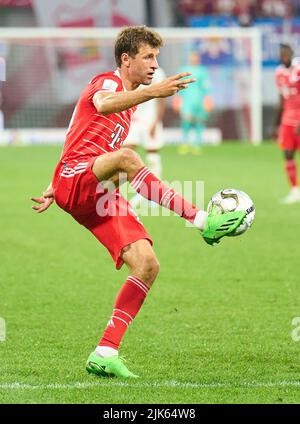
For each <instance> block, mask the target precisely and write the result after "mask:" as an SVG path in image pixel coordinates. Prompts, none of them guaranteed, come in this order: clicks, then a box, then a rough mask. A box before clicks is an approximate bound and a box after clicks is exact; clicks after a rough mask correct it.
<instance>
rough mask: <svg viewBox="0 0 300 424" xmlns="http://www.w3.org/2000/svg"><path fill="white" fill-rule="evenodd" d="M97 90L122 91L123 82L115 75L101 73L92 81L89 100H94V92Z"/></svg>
mask: <svg viewBox="0 0 300 424" xmlns="http://www.w3.org/2000/svg"><path fill="white" fill-rule="evenodd" d="M97 91H110V92H112V93H115V92H117V91H122V82H121V80H120V79H119V78H118V77H117V76H115V75H101V76H100V77H98V78H94V79H93V80H92V81H91V82H90V90H89V94H88V100H89V101H90V102H92V101H93V97H94V94H95V93H97Z"/></svg>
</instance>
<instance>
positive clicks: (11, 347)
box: [0, 143, 300, 404]
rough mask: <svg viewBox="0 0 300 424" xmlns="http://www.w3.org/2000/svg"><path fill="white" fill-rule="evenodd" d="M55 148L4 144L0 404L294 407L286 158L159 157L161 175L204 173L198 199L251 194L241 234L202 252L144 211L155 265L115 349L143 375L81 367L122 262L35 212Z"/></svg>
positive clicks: (291, 215)
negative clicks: (251, 210)
mask: <svg viewBox="0 0 300 424" xmlns="http://www.w3.org/2000/svg"><path fill="white" fill-rule="evenodd" d="M59 155H60V147H49V146H48V147H45V146H44V147H43V146H33V147H5V148H1V150H0V157H1V167H0V188H1V196H0V208H1V219H0V239H1V247H0V249H1V250H0V258H1V259H0V264H1V267H0V274H1V277H0V293H1V297H0V316H1V317H3V318H4V319H5V321H6V327H7V337H6V340H5V341H4V342H0V402H1V403H107V404H108V403H111V404H114V403H132V404H134V403H299V401H300V392H299V386H300V379H299V377H300V361H299V350H300V342H296V341H293V340H292V337H291V332H292V330H293V328H294V327H293V326H292V320H293V318H294V317H297V316H300V290H299V285H300V268H299V239H300V204H296V205H291V206H284V205H280V204H279V203H278V199H279V198H280V197H281V196H283V195H285V194H286V192H287V190H288V185H287V182H286V179H285V176H284V172H283V163H282V158H281V153H280V152H279V151H278V149H277V147H276V146H275V145H271V144H268V143H265V144H264V145H262V146H261V147H253V146H250V145H247V144H240V143H226V144H224V145H222V146H220V147H218V148H214V147H205V149H204V152H203V154H202V155H201V156H199V157H195V156H184V157H180V156H178V155H177V153H176V149H175V147H166V148H165V149H164V150H163V151H162V158H163V163H164V178H165V179H167V180H168V181H171V180H174V179H176V180H182V181H183V180H193V181H195V180H203V181H204V182H205V203H207V201H208V200H209V197H210V195H212V194H213V193H215V192H216V191H217V190H219V189H221V188H226V187H235V188H240V189H242V190H244V191H246V192H247V193H249V194H250V195H251V196H252V197H253V199H254V202H255V206H256V220H255V223H254V225H253V227H252V229H251V230H250V231H249V232H248V233H246V234H245V235H243V236H241V237H237V238H234V239H229V238H227V239H225V240H223V241H222V242H221V243H220V245H218V246H214V247H210V246H208V245H206V244H205V243H204V242H203V240H202V239H201V237H200V235H199V234H198V233H197V231H196V230H194V229H191V228H186V227H185V222H184V221H183V220H181V219H180V218H178V217H176V216H174V215H172V216H170V217H163V216H160V217H145V218H142V220H143V222H144V224H145V226H146V227H147V229H148V231H149V232H150V234H151V235H152V237H153V240H154V243H155V251H156V253H157V256H158V258H159V260H160V263H161V272H160V275H159V277H158V279H157V281H156V282H155V284H154V286H153V289H152V290H151V292H150V294H149V296H148V298H147V300H146V302H145V304H144V306H143V308H142V310H141V312H140V314H139V315H138V316H137V318H136V320H135V322H134V323H133V325H132V326H131V328H129V330H128V332H127V334H126V336H125V338H124V341H123V344H122V348H121V353H122V354H123V355H124V356H125V357H126V358H127V361H128V366H129V368H130V369H131V370H132V371H133V372H135V373H137V374H139V375H140V376H141V378H140V379H139V380H137V381H133V382H131V381H129V382H122V381H117V380H114V379H112V380H101V379H97V378H96V377H95V376H89V375H88V374H87V373H86V371H85V361H86V358H87V356H88V355H89V353H90V352H91V350H92V349H94V347H95V345H96V343H97V341H98V339H99V337H100V335H101V333H102V330H103V328H104V326H105V325H106V323H107V321H108V318H109V316H110V313H111V310H112V305H113V301H114V298H115V295H116V293H117V290H118V289H119V287H120V286H121V284H122V282H123V281H124V279H125V277H126V269H122V270H121V271H119V272H117V271H115V269H114V266H113V262H112V261H111V259H110V256H109V255H108V253H107V252H106V250H105V249H104V248H103V247H102V246H101V245H98V243H97V241H96V240H95V239H94V238H93V237H92V236H91V235H90V234H89V232H88V231H86V230H85V229H84V228H83V227H80V225H78V224H77V223H76V222H75V221H73V220H72V218H71V217H70V216H68V215H67V214H66V213H64V212H63V211H61V210H60V209H58V208H57V207H56V206H52V208H51V210H49V211H48V212H47V213H44V214H42V215H36V214H34V213H33V212H32V211H31V202H30V200H29V198H30V196H32V195H38V194H39V193H40V192H41V191H42V190H43V189H44V188H45V187H46V186H47V184H48V182H49V180H50V178H51V176H52V172H53V169H54V166H55V164H56V161H57V159H58V158H59Z"/></svg>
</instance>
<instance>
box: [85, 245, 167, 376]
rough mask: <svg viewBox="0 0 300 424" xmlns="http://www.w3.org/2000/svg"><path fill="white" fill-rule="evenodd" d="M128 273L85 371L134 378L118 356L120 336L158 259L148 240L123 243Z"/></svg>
mask: <svg viewBox="0 0 300 424" xmlns="http://www.w3.org/2000/svg"><path fill="white" fill-rule="evenodd" d="M121 259H122V261H123V262H124V263H125V264H126V265H127V266H128V269H129V276H128V277H127V279H126V281H125V283H124V285H123V286H122V288H121V290H120V291H119V293H118V295H117V298H116V301H115V304H114V309H113V312H112V316H111V318H110V320H109V322H108V324H107V327H106V329H105V331H104V333H103V336H102V338H101V340H100V341H99V344H98V346H97V347H96V349H95V351H94V352H92V353H91V355H90V356H89V358H88V361H87V365H86V368H87V371H88V372H89V373H93V374H96V375H98V376H100V377H110V376H115V377H119V378H135V377H137V376H136V375H135V374H133V373H132V372H130V371H129V370H128V368H127V367H126V365H125V364H124V362H123V359H122V357H119V356H118V349H119V346H120V344H121V341H122V339H123V336H124V334H125V332H126V330H127V328H128V326H129V325H130V324H131V322H132V321H133V319H134V318H135V317H136V315H137V313H138V312H139V310H140V308H141V306H142V304H143V302H144V300H145V298H146V296H147V294H148V291H149V289H150V287H151V286H152V284H153V282H154V280H155V278H156V276H157V274H158V271H159V263H158V261H157V259H156V256H155V254H154V251H153V249H152V246H151V245H150V243H149V241H148V240H145V239H140V240H137V241H136V242H134V243H131V244H130V245H128V246H126V247H125V248H124V249H123V250H122V253H121Z"/></svg>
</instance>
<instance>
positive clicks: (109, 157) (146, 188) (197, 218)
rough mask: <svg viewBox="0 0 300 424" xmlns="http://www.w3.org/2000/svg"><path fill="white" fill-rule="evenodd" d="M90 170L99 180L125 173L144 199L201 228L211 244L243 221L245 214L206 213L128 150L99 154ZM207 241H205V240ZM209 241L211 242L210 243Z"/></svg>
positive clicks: (240, 212) (115, 177) (114, 179)
mask: <svg viewBox="0 0 300 424" xmlns="http://www.w3.org/2000/svg"><path fill="white" fill-rule="evenodd" d="M92 170H93V172H94V174H95V176H96V177H97V179H98V180H99V181H100V182H103V181H105V180H111V181H114V182H115V181H116V179H117V177H118V175H119V173H120V172H122V173H124V174H125V175H126V178H127V180H128V181H129V182H130V184H131V185H132V187H133V188H134V189H135V190H136V191H137V193H140V194H141V195H142V196H143V197H145V198H146V199H148V200H152V201H154V202H156V203H158V204H159V205H161V206H163V207H165V208H167V209H170V210H172V211H173V212H175V213H176V214H177V215H179V216H181V217H182V218H184V219H185V220H187V221H189V222H190V223H192V224H193V225H194V226H195V227H196V228H198V229H199V230H201V231H203V233H202V235H203V238H204V240H205V241H206V242H208V243H209V244H213V243H215V242H218V241H219V240H220V239H221V238H222V237H224V236H226V235H230V234H231V233H232V232H233V231H234V230H235V229H236V228H237V227H238V226H239V225H240V224H241V222H242V221H243V219H244V217H245V213H244V212H242V211H239V212H227V213H224V214H222V215H218V216H217V215H215V214H210V215H209V216H208V214H207V213H206V212H204V211H202V210H199V209H198V208H197V207H196V206H195V205H193V204H191V203H190V202H189V201H187V200H186V199H185V198H183V197H182V196H181V195H180V194H179V193H177V192H176V191H175V190H174V189H172V188H170V187H168V186H167V185H165V184H164V183H163V182H162V181H161V180H160V179H159V178H157V177H156V176H155V175H154V174H153V173H152V172H151V171H150V170H149V169H148V168H147V167H146V166H144V164H143V162H142V160H141V158H140V156H139V155H137V153H135V152H133V151H132V150H130V149H121V150H119V151H117V152H113V153H106V154H105V155H102V156H99V157H98V158H97V159H96V160H95V162H94V164H93V167H92ZM208 240H209V241H208ZM212 240H213V242H211V241H212Z"/></svg>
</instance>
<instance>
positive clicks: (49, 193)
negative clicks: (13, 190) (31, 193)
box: [31, 183, 54, 213]
mask: <svg viewBox="0 0 300 424" xmlns="http://www.w3.org/2000/svg"><path fill="white" fill-rule="evenodd" d="M31 200H32V201H33V202H36V203H38V205H33V206H32V209H34V210H35V211H36V212H37V213H41V212H44V211H45V210H47V209H48V208H49V206H51V205H52V203H53V202H54V196H53V189H52V183H50V184H49V186H48V187H47V189H46V190H45V191H44V192H43V195H42V196H41V197H31Z"/></svg>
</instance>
